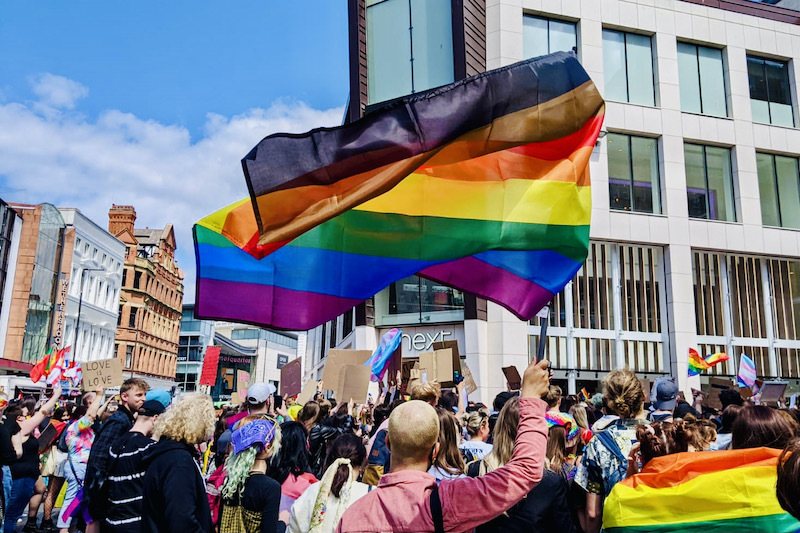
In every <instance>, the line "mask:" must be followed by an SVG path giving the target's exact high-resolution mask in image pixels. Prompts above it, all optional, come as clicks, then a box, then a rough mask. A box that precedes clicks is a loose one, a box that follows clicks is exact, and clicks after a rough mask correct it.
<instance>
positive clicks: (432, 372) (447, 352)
mask: <svg viewBox="0 0 800 533" xmlns="http://www.w3.org/2000/svg"><path fill="white" fill-rule="evenodd" d="M419 368H420V372H421V374H422V381H423V382H426V381H434V380H436V381H438V382H439V384H440V385H441V386H442V387H452V386H454V385H455V377H456V375H459V376H460V375H461V360H460V359H459V358H458V353H457V352H456V353H455V355H454V353H453V349H452V348H445V349H441V350H435V351H433V352H425V353H421V354H419ZM456 372H458V374H456Z"/></svg>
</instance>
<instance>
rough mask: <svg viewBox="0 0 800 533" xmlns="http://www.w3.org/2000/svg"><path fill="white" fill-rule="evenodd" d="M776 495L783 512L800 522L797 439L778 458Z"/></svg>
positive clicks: (799, 444) (798, 445) (799, 454)
mask: <svg viewBox="0 0 800 533" xmlns="http://www.w3.org/2000/svg"><path fill="white" fill-rule="evenodd" d="M776 495H777V496H778V503H780V504H781V507H783V510H784V511H786V512H787V513H789V514H790V515H792V516H793V517H795V518H797V519H798V520H800V442H798V440H797V439H796V438H795V439H794V440H793V441H792V442H791V443H790V444H789V445H788V446H787V447H786V449H784V450H783V453H781V455H780V457H779V458H778V484H777V490H776Z"/></svg>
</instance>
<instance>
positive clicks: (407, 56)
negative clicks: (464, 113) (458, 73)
mask: <svg viewBox="0 0 800 533" xmlns="http://www.w3.org/2000/svg"><path fill="white" fill-rule="evenodd" d="M366 7H367V87H368V93H369V103H370V104H374V103H377V102H384V101H386V100H391V99H393V98H397V97H400V96H404V95H407V94H411V93H415V92H419V91H424V90H426V89H430V88H432V87H438V86H440V85H446V84H448V83H451V82H452V81H453V79H454V77H455V73H454V70H453V27H452V19H451V0H367V3H366Z"/></svg>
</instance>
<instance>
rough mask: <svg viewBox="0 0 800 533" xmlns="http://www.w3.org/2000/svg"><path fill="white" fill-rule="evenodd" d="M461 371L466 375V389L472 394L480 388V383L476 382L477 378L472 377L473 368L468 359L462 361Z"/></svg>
mask: <svg viewBox="0 0 800 533" xmlns="http://www.w3.org/2000/svg"><path fill="white" fill-rule="evenodd" d="M461 373H462V374H463V375H464V390H465V391H467V394H472V393H473V392H475V391H476V390H478V384H477V383H475V378H473V377H472V370H470V368H469V366H468V365H467V362H466V361H462V362H461Z"/></svg>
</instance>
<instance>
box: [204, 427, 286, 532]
mask: <svg viewBox="0 0 800 533" xmlns="http://www.w3.org/2000/svg"><path fill="white" fill-rule="evenodd" d="M231 443H232V444H233V453H232V454H231V455H230V456H229V457H228V458H227V459H226V461H225V470H226V472H227V473H226V477H225V482H224V483H223V484H222V489H221V495H222V513H221V516H220V527H219V533H283V531H285V528H286V524H285V522H286V521H288V517H287V518H285V519H284V522H281V521H280V520H279V517H278V508H279V505H280V501H281V486H280V484H279V483H278V482H277V481H275V480H274V479H272V478H270V477H268V476H267V475H266V473H267V461H268V460H269V459H270V457H272V456H273V455H274V454H276V453H277V451H278V449H279V448H280V443H281V429H280V426H279V425H278V423H277V422H276V421H275V420H272V419H270V418H264V417H263V416H262V415H250V416H248V417H246V418H244V419H243V421H242V424H241V425H240V426H239V428H238V429H236V430H235V431H234V432H233V434H232V435H231Z"/></svg>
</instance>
